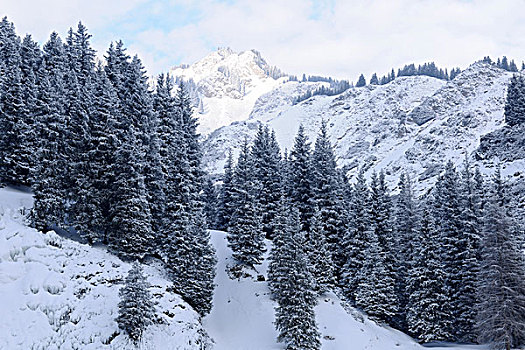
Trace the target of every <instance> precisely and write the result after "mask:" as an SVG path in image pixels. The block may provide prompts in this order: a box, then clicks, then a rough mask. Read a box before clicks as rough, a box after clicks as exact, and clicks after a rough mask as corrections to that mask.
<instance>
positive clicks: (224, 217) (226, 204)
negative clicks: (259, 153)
mask: <svg viewBox="0 0 525 350" xmlns="http://www.w3.org/2000/svg"><path fill="white" fill-rule="evenodd" d="M232 181H233V159H232V152H231V150H230V151H229V152H228V158H227V159H226V163H225V165H224V176H223V179H222V186H221V188H220V193H219V203H220V206H219V218H218V220H219V222H218V225H217V226H218V228H219V229H221V230H226V229H227V228H228V226H229V224H230V220H231V217H232V214H233V192H234V188H233V182H232Z"/></svg>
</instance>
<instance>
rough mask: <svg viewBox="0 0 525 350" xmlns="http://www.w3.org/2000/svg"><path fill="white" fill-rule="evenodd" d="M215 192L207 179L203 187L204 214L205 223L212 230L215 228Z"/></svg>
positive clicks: (211, 182) (210, 181)
mask: <svg viewBox="0 0 525 350" xmlns="http://www.w3.org/2000/svg"><path fill="white" fill-rule="evenodd" d="M217 200H218V196H217V190H216V189H215V185H214V184H213V181H212V180H211V179H210V178H208V179H207V180H206V183H205V185H204V213H205V214H206V222H207V223H208V228H210V229H213V228H216V227H217Z"/></svg>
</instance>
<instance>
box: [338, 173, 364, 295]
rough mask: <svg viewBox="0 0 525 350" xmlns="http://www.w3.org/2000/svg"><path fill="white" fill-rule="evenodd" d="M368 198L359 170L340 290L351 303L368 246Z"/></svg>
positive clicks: (359, 281) (345, 242)
mask: <svg viewBox="0 0 525 350" xmlns="http://www.w3.org/2000/svg"><path fill="white" fill-rule="evenodd" d="M369 197H370V193H369V190H368V187H367V185H366V180H365V176H364V171H363V169H361V170H360V172H359V174H358V175H357V182H356V183H355V185H354V188H353V191H352V198H351V203H350V214H349V216H350V219H349V221H350V228H349V230H348V232H347V234H346V236H345V238H344V247H345V250H346V252H347V260H346V262H345V265H344V268H343V273H342V282H343V283H342V284H343V286H342V288H343V292H344V293H345V296H346V297H347V298H348V299H349V300H351V301H355V293H356V290H357V287H358V285H359V284H360V283H361V278H362V275H361V274H360V273H359V271H361V269H362V267H363V265H364V263H365V260H366V258H367V257H366V255H365V250H366V247H367V246H368V244H369V242H368V238H369V235H368V230H369V229H370V219H369V216H370V213H369V210H368V201H369Z"/></svg>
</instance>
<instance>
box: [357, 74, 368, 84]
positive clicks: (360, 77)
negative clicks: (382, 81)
mask: <svg viewBox="0 0 525 350" xmlns="http://www.w3.org/2000/svg"><path fill="white" fill-rule="evenodd" d="M365 85H366V80H365V76H364V75H363V74H361V75H360V76H359V79H358V80H357V83H356V84H355V87H362V86H365Z"/></svg>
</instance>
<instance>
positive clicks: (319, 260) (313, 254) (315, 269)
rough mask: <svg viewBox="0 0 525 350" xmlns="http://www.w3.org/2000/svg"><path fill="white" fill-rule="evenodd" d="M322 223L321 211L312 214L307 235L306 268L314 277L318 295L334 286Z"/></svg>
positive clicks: (329, 253)
mask: <svg viewBox="0 0 525 350" xmlns="http://www.w3.org/2000/svg"><path fill="white" fill-rule="evenodd" d="M325 229H326V228H325V225H323V222H322V217H321V211H320V210H318V211H316V213H315V214H314V216H312V219H311V222H310V232H309V237H310V240H311V246H312V248H313V249H312V250H311V251H310V252H308V255H307V258H308V268H309V269H310V271H311V273H312V276H313V278H314V290H315V292H317V293H318V294H319V295H323V294H325V293H326V292H329V291H331V290H332V289H333V288H334V287H335V282H336V279H335V272H334V263H333V261H332V254H331V252H330V248H329V245H328V242H327V240H326V237H327V233H326V231H325Z"/></svg>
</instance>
